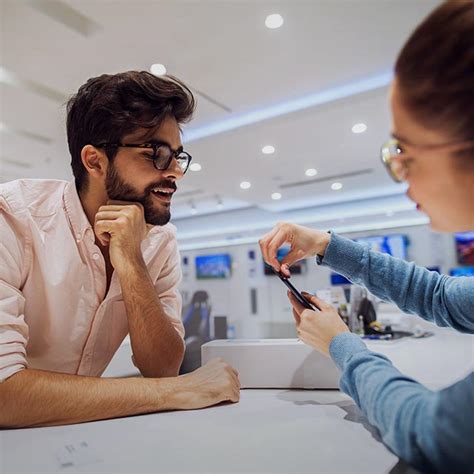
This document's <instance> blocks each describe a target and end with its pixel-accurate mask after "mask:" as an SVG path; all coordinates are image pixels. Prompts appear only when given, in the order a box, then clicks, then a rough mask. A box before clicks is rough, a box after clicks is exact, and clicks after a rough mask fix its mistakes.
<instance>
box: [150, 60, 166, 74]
mask: <svg viewBox="0 0 474 474" xmlns="http://www.w3.org/2000/svg"><path fill="white" fill-rule="evenodd" d="M150 72H151V73H152V74H154V75H155V76H163V75H164V74H166V68H165V66H164V65H163V64H159V63H157V64H152V65H151V67H150Z"/></svg>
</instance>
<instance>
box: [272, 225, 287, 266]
mask: <svg viewBox="0 0 474 474" xmlns="http://www.w3.org/2000/svg"><path fill="white" fill-rule="evenodd" d="M286 242H288V236H287V233H286V231H285V230H283V229H279V230H278V232H277V233H276V234H275V235H274V236H273V238H272V240H271V242H270V243H269V244H268V247H267V252H268V263H269V264H270V265H271V266H272V267H273V268H274V269H275V270H277V271H280V268H281V265H280V262H279V261H278V259H277V251H278V249H279V248H280V247H281V246H282V245H283V244H284V243H286Z"/></svg>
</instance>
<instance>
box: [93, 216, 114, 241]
mask: <svg viewBox="0 0 474 474" xmlns="http://www.w3.org/2000/svg"><path fill="white" fill-rule="evenodd" d="M113 222H114V221H98V222H96V223H95V224H94V233H95V235H96V237H97V238H98V239H99V242H100V243H101V244H102V245H108V244H109V242H110V238H111V235H112V225H111V224H112V223H113Z"/></svg>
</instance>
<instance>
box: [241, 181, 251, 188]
mask: <svg viewBox="0 0 474 474" xmlns="http://www.w3.org/2000/svg"><path fill="white" fill-rule="evenodd" d="M250 186H252V185H251V184H250V183H249V182H248V181H242V182H241V183H240V187H241V188H242V189H248V188H250Z"/></svg>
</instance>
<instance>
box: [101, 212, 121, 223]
mask: <svg viewBox="0 0 474 474" xmlns="http://www.w3.org/2000/svg"><path fill="white" fill-rule="evenodd" d="M122 216H123V213H122V211H109V210H101V211H99V212H98V213H97V214H96V215H95V218H94V219H95V222H97V221H110V220H114V219H118V218H119V217H122Z"/></svg>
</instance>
